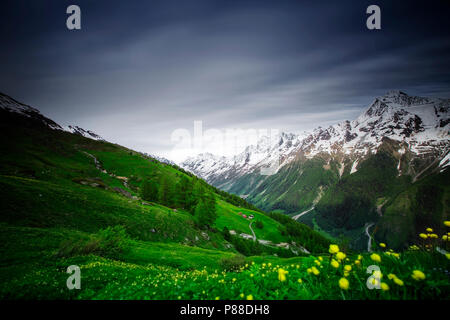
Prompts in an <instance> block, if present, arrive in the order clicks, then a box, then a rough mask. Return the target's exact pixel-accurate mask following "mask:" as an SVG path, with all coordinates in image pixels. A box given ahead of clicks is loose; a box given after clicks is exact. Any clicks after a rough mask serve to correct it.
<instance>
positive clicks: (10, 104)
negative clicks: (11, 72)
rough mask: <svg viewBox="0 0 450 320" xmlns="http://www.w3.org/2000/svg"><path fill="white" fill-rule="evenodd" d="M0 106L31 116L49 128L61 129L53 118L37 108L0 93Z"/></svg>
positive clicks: (6, 109)
mask: <svg viewBox="0 0 450 320" xmlns="http://www.w3.org/2000/svg"><path fill="white" fill-rule="evenodd" d="M0 108H1V109H3V110H5V111H7V112H13V113H17V114H20V115H22V116H25V117H27V118H32V119H34V120H36V121H38V122H41V123H43V124H44V125H46V126H48V127H49V128H51V129H56V130H62V127H61V126H60V125H59V124H57V123H56V122H54V121H53V120H51V119H49V118H47V117H45V116H43V115H42V114H41V113H40V112H39V110H37V109H35V108H33V107H30V106H28V105H26V104H23V103H21V102H18V101H17V100H15V99H13V98H11V97H10V96H7V95H6V94H3V93H0Z"/></svg>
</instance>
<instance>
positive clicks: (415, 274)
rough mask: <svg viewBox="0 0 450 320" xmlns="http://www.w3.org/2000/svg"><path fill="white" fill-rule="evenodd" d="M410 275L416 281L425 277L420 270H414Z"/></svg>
mask: <svg viewBox="0 0 450 320" xmlns="http://www.w3.org/2000/svg"><path fill="white" fill-rule="evenodd" d="M411 277H412V278H413V279H414V280H416V281H420V280H424V279H425V278H426V276H425V273H423V272H422V271H420V270H414V271H413V273H412V275H411Z"/></svg>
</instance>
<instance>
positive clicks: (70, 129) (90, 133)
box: [64, 125, 105, 141]
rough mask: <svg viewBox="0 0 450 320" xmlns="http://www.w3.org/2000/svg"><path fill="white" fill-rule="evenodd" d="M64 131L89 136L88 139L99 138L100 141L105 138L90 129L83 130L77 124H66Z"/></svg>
mask: <svg viewBox="0 0 450 320" xmlns="http://www.w3.org/2000/svg"><path fill="white" fill-rule="evenodd" d="M64 130H65V131H67V132H70V133H73V134H77V135H79V136H82V137H85V138H89V139H94V140H100V141H104V140H105V139H103V138H102V137H100V136H99V135H98V134H96V133H95V132H93V131H91V130H85V129H83V128H80V127H78V126H71V125H69V126H67V127H66V128H64Z"/></svg>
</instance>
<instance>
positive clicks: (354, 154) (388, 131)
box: [182, 90, 450, 182]
mask: <svg viewBox="0 0 450 320" xmlns="http://www.w3.org/2000/svg"><path fill="white" fill-rule="evenodd" d="M449 109H450V99H439V98H424V97H417V96H409V95H408V94H406V93H405V92H403V91H400V90H393V91H389V92H387V93H386V94H385V95H384V96H380V97H377V98H375V99H374V101H373V102H372V103H371V104H370V105H369V106H368V107H367V108H366V109H365V110H364V111H363V112H362V113H361V114H360V116H359V117H358V118H357V119H355V120H353V121H348V120H347V121H343V122H341V123H338V124H335V125H332V126H330V127H328V128H322V127H318V128H316V129H314V130H313V131H311V132H308V133H302V134H293V133H286V132H282V133H281V134H280V135H278V136H277V137H275V139H269V137H263V138H261V139H260V140H259V141H258V143H257V144H256V145H251V146H248V147H247V148H246V149H245V150H244V152H242V153H240V154H238V155H236V156H234V157H232V158H223V157H222V158H221V159H219V157H216V156H212V155H211V156H210V157H209V158H208V159H206V158H205V157H192V158H190V159H189V161H185V162H183V163H182V166H183V167H185V168H186V169H187V170H191V169H192V168H193V167H194V168H195V170H191V171H193V172H194V173H195V174H197V175H199V176H201V177H203V178H205V179H206V180H207V181H209V182H211V181H213V179H216V178H218V177H219V176H220V175H222V177H220V178H221V179H222V180H223V179H224V178H226V177H227V176H230V175H241V174H245V173H247V172H254V171H257V170H258V168H261V167H263V166H267V165H270V164H271V163H274V162H278V166H279V167H282V166H284V165H285V164H288V163H290V162H291V161H292V160H294V159H296V158H297V157H298V156H299V155H301V154H302V155H303V156H305V157H306V158H313V157H315V156H316V155H318V154H320V153H323V152H324V153H327V154H337V153H341V154H344V155H346V156H349V157H351V158H355V159H357V158H358V157H361V156H365V155H367V154H368V153H376V152H377V149H378V147H379V146H380V145H381V144H382V142H383V139H384V138H386V137H387V138H389V139H391V140H396V141H399V142H401V143H404V144H405V146H406V147H407V148H409V151H410V152H412V153H413V154H416V155H420V154H428V153H436V150H438V151H439V152H441V151H442V150H443V149H445V150H447V149H449V148H450V143H449V129H450V117H449ZM271 138H273V137H271ZM216 169H218V170H217V171H216ZM208 178H209V180H208Z"/></svg>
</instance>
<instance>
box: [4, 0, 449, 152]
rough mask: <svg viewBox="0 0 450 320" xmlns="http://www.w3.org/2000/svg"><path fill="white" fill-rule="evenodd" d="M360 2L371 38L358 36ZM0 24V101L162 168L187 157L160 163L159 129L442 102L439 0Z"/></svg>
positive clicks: (22, 12) (39, 10)
mask: <svg viewBox="0 0 450 320" xmlns="http://www.w3.org/2000/svg"><path fill="white" fill-rule="evenodd" d="M392 2H395V4H392ZM70 4H78V5H79V6H80V8H81V15H82V17H81V27H82V29H81V30H78V31H73V30H72V31H70V30H68V29H67V28H66V18H67V17H68V15H67V14H66V8H67V6H68V5H70ZM371 4H378V5H379V6H380V8H381V27H382V29H381V30H368V29H367V28H366V19H367V17H368V15H367V14H366V8H367V7H368V5H371ZM0 15H1V19H0V37H1V44H2V46H1V48H2V49H1V50H0V63H1V72H0V91H1V92H3V93H6V94H8V95H10V96H12V97H14V98H16V99H17V100H19V101H22V102H24V103H26V104H29V105H31V106H34V107H36V108H38V109H39V110H41V112H42V113H43V114H45V115H47V116H48V117H50V118H52V119H53V120H55V121H56V122H58V123H60V124H62V125H67V124H75V125H79V126H81V127H83V128H85V129H91V130H93V131H95V132H97V133H98V134H100V135H102V136H103V137H104V138H106V139H107V140H109V141H112V142H116V143H119V144H122V145H125V146H127V147H130V148H133V149H136V150H139V151H143V152H148V153H152V154H156V155H161V156H166V157H169V158H171V157H172V158H174V160H181V159H182V158H183V157H185V156H187V155H189V153H191V152H192V151H189V150H182V151H181V152H177V153H174V152H173V150H174V146H175V142H174V141H173V140H172V138H173V137H172V135H173V133H174V132H180V131H179V129H185V130H188V131H189V132H191V133H192V134H193V130H194V121H202V126H203V130H207V129H211V128H216V129H221V130H223V129H225V128H240V129H249V128H253V129H278V130H283V131H288V132H291V131H292V132H299V131H303V130H310V129H313V128H315V127H317V126H327V125H330V124H334V123H336V122H339V121H342V120H346V119H349V120H351V119H354V118H355V117H356V116H357V115H358V114H359V113H360V112H361V111H362V110H363V109H364V108H365V107H366V106H367V105H368V104H369V103H370V102H371V101H372V100H373V98H374V97H376V96H379V95H382V94H384V93H385V92H386V91H388V90H391V89H401V90H403V91H405V92H407V93H409V94H412V95H424V96H441V97H450V54H449V52H450V36H449V33H448V30H450V22H449V20H450V19H449V18H448V17H449V16H450V5H449V1H445V0H443V1H427V2H424V1H420V2H417V3H415V2H414V1H378V0H371V1H363V0H361V1H342V0H341V1H319V0H316V1H280V0H277V1H275V0H274V1H263V0H258V1H244V0H239V1H231V0H222V1H215V0H205V1H200V0H190V1H184V0H178V1H170V0H164V1H155V0H151V1H132V0H128V1H112V0H111V1H82V0H71V1H63V0H53V1H41V0H34V1H25V0H11V1H10V0H6V1H2V10H1V13H0ZM177 129H178V131H176V130H177Z"/></svg>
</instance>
